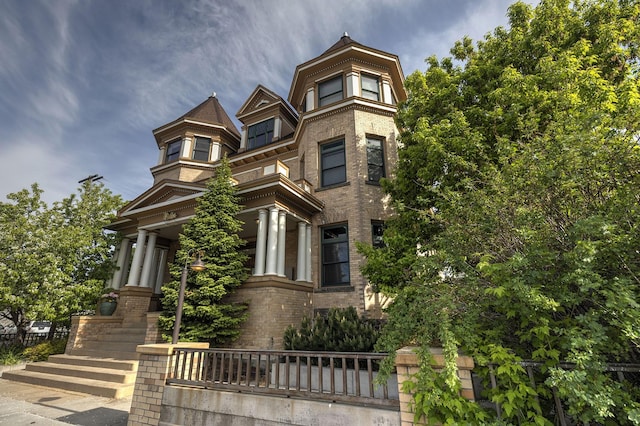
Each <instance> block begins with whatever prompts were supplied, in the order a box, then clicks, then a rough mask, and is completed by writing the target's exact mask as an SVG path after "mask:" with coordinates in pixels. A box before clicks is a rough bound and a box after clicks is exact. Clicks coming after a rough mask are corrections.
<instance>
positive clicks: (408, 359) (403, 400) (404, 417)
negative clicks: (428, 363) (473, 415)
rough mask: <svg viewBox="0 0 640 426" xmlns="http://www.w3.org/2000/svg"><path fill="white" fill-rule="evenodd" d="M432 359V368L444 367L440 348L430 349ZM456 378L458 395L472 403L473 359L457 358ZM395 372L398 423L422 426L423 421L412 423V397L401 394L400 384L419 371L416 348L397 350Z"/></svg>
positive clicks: (407, 425)
mask: <svg viewBox="0 0 640 426" xmlns="http://www.w3.org/2000/svg"><path fill="white" fill-rule="evenodd" d="M430 351H431V356H432V357H433V368H434V369H436V370H441V369H442V368H443V367H444V355H443V354H442V349H441V348H431V349H430ZM457 365H458V377H459V378H460V382H461V384H462V390H461V391H460V394H461V395H462V396H464V397H465V398H467V399H468V400H470V401H474V394H473V383H472V381H471V370H473V367H474V363H473V358H471V357H469V356H464V355H461V356H458V360H457ZM396 370H397V372H398V394H399V396H400V422H401V426H413V425H416V424H417V425H424V424H426V422H425V421H424V419H422V421H420V422H419V423H414V421H413V418H414V413H413V409H412V402H413V395H412V394H408V393H404V392H402V384H403V383H404V382H406V381H407V380H413V375H414V374H416V373H417V372H418V370H419V359H418V355H417V354H416V348H411V347H406V348H402V349H400V350H398V353H397V355H396Z"/></svg>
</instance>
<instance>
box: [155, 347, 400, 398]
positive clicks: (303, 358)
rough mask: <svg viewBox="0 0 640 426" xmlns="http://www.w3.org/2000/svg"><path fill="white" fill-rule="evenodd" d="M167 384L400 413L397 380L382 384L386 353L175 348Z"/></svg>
mask: <svg viewBox="0 0 640 426" xmlns="http://www.w3.org/2000/svg"><path fill="white" fill-rule="evenodd" d="M173 356H174V359H173V366H174V369H173V374H172V377H171V378H170V379H168V380H167V384H179V385H188V386H196V387H202V388H205V389H219V390H227V391H234V392H251V393H262V394H268V395H281V396H286V397H300V398H310V399H314V400H328V401H334V402H343V403H349V404H357V405H364V406H375V407H379V408H385V409H391V410H399V407H400V403H399V399H398V385H397V378H396V376H395V374H394V375H392V376H391V377H390V378H389V379H388V380H387V382H386V383H384V384H378V383H377V382H376V377H377V376H378V366H379V364H380V361H382V359H384V358H385V356H386V354H382V353H376V354H373V353H352V352H306V351H304V352H303V351H257V350H236V349H207V350H201V349H187V348H179V349H178V348H176V349H175V350H174V353H173Z"/></svg>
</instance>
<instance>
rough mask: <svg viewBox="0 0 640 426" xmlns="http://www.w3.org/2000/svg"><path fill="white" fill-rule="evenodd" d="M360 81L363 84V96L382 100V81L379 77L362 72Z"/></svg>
mask: <svg viewBox="0 0 640 426" xmlns="http://www.w3.org/2000/svg"><path fill="white" fill-rule="evenodd" d="M360 81H361V85H362V97H363V98H367V99H373V100H374V101H379V100H380V81H379V79H378V77H376V76H373V75H367V74H362V75H360Z"/></svg>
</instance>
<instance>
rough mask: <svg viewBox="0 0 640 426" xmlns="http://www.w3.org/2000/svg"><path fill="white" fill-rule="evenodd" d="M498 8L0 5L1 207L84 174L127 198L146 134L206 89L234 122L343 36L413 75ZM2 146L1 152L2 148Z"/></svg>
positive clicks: (500, 10)
mask: <svg viewBox="0 0 640 426" xmlns="http://www.w3.org/2000/svg"><path fill="white" fill-rule="evenodd" d="M508 4H509V2H508V1H507V0H481V1H473V0H429V1H423V0H382V1H376V2H375V5H373V4H372V2H370V1H368V0H352V1H350V2H344V1H342V0H325V1H322V2H319V1H318V2H303V1H298V2H292V1H288V0H269V1H264V0H238V1H234V2H228V1H222V0H189V1H184V2H176V1H172V0H138V1H135V2H131V1H125V0H110V1H108V2H104V1H74V0H59V1H56V2H48V1H45V0H33V1H29V2H23V1H21V0H7V1H4V2H0V57H2V58H3V66H2V67H0V93H2V96H0V146H3V147H4V148H5V154H6V153H8V154H9V156H8V157H7V156H4V157H3V158H2V159H1V160H0V161H1V163H0V196H2V194H6V193H8V192H11V191H16V190H19V189H21V188H24V187H27V186H28V185H29V184H30V183H31V182H33V181H34V179H35V180H36V181H38V182H40V183H41V184H42V186H43V187H44V188H45V197H48V198H49V199H52V200H55V199H60V198H62V197H63V196H66V195H68V194H70V193H72V192H74V191H75V185H76V182H77V180H79V179H81V178H83V177H85V176H87V175H89V174H93V173H100V174H102V175H104V176H105V183H107V184H109V186H110V187H112V189H113V190H114V191H116V192H121V193H123V194H124V195H125V197H126V198H133V197H134V196H136V195H138V194H139V193H141V192H142V191H144V190H145V189H146V188H148V187H149V186H150V185H151V176H150V174H149V172H148V169H149V168H150V167H152V166H153V165H155V162H156V160H157V147H156V145H155V141H154V139H153V136H152V134H151V131H152V129H154V128H156V127H158V126H161V125H162V124H165V123H167V122H169V121H171V120H173V119H175V118H177V117H178V116H180V115H182V114H183V113H185V112H186V111H188V110H189V109H191V108H192V107H194V106H195V105H197V104H198V103H200V102H202V101H203V100H205V99H206V97H207V96H208V95H209V94H210V93H211V92H212V91H216V92H217V94H218V98H219V99H220V101H221V103H222V104H223V106H224V107H225V109H226V110H227V112H228V113H229V114H230V115H231V116H233V115H235V113H236V112H237V111H238V109H239V108H240V106H241V105H242V103H243V102H244V101H245V100H246V98H247V97H248V96H249V95H250V94H251V92H252V91H253V90H254V89H255V87H256V86H257V85H258V84H263V85H265V86H267V87H268V88H270V89H272V90H274V91H276V92H277V93H278V94H280V95H281V96H283V97H286V96H287V94H288V91H289V85H290V83H291V77H292V75H293V72H294V69H295V66H296V65H297V64H300V63H302V62H305V61H307V60H309V59H311V58H313V57H315V56H317V55H319V54H321V53H322V52H323V51H324V50H326V49H327V48H328V47H330V46H331V45H332V44H333V43H335V42H336V41H337V40H338V39H339V38H340V36H341V35H342V33H343V32H344V31H348V32H349V34H350V36H351V37H352V38H353V39H354V40H357V41H359V42H361V43H363V44H366V45H369V46H372V47H375V48H378V49H380V50H386V51H388V52H391V53H395V54H398V55H399V56H400V59H401V61H402V65H403V69H404V71H405V72H406V73H409V72H411V71H413V70H414V69H423V68H424V63H423V60H424V58H426V57H427V56H429V55H430V54H432V53H435V54H438V55H439V56H442V55H443V54H446V53H447V52H448V49H449V48H450V47H451V45H452V44H453V41H455V40H457V39H459V38H461V37H462V36H463V35H465V34H470V35H471V36H473V37H474V38H478V37H482V35H483V34H484V33H486V32H488V31H491V30H492V29H493V28H494V27H495V26H496V23H498V24H503V23H504V22H506V19H505V18H504V16H505V13H506V7H507V5H508ZM9 145H10V147H9V149H6V147H8V146H9Z"/></svg>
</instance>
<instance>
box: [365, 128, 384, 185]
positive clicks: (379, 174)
mask: <svg viewBox="0 0 640 426" xmlns="http://www.w3.org/2000/svg"><path fill="white" fill-rule="evenodd" d="M367 172H368V177H367V179H368V181H369V182H372V183H379V182H380V178H383V177H384V176H385V175H384V151H383V149H382V140H381V139H375V138H369V137H367Z"/></svg>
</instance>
